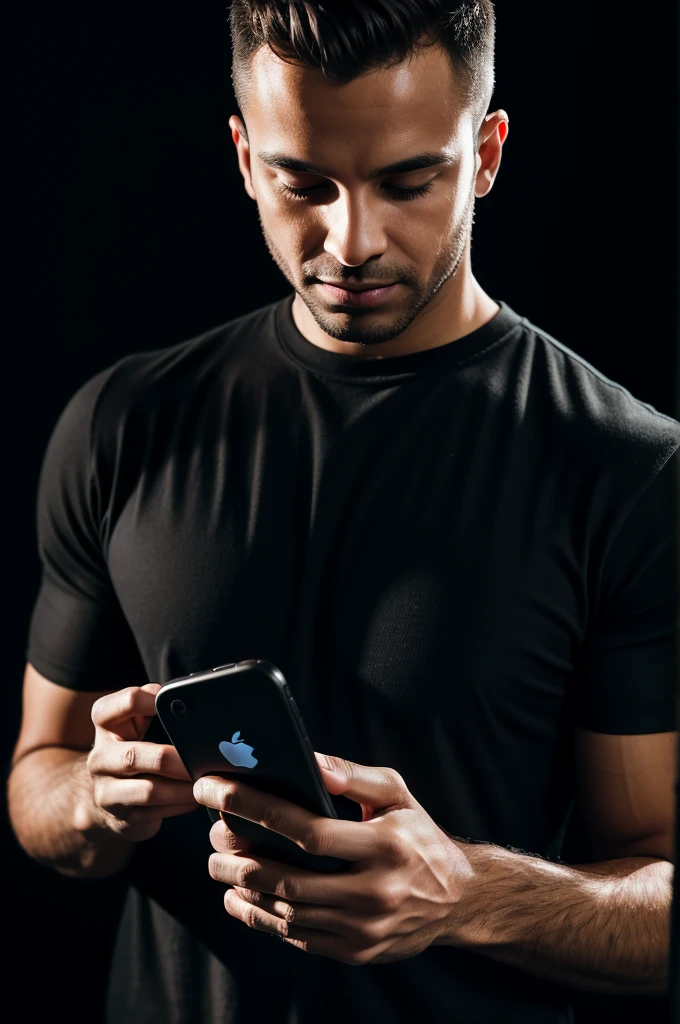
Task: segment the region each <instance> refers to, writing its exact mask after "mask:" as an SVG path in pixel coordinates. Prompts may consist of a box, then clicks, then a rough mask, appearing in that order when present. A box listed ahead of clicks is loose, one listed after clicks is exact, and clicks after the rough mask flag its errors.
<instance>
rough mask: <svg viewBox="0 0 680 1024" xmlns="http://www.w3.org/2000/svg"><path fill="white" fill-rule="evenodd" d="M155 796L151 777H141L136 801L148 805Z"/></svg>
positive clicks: (136, 790)
mask: <svg viewBox="0 0 680 1024" xmlns="http://www.w3.org/2000/svg"><path fill="white" fill-rule="evenodd" d="M153 796H154V784H153V782H152V781H151V779H140V780H139V782H138V783H137V786H136V789H135V797H136V800H135V803H138V804H141V805H142V806H144V807H148V806H149V804H150V803H151V801H152V800H153Z"/></svg>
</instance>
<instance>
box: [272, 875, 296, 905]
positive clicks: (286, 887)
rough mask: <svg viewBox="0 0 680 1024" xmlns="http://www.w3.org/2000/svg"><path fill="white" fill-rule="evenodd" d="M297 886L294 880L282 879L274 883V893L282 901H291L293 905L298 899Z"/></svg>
mask: <svg viewBox="0 0 680 1024" xmlns="http://www.w3.org/2000/svg"><path fill="white" fill-rule="evenodd" d="M298 889H299V885H298V882H297V880H296V879H295V878H282V879H281V880H280V881H279V882H277V883H276V886H275V888H274V893H275V895H276V896H281V897H282V898H283V899H284V900H292V902H293V903H294V902H295V901H296V900H297V898H298Z"/></svg>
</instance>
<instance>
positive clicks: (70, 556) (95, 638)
mask: <svg viewBox="0 0 680 1024" xmlns="http://www.w3.org/2000/svg"><path fill="white" fill-rule="evenodd" d="M107 373H108V371H106V370H104V371H102V372H101V373H99V374H97V375H95V376H94V377H91V378H90V379H89V380H88V381H86V382H85V384H83V385H82V386H81V387H80V388H79V389H78V391H76V393H75V394H74V395H73V396H72V398H71V399H70V400H69V402H68V403H67V405H66V406H65V408H64V409H63V411H62V413H61V414H60V416H59V418H58V420H57V422H56V424H55V426H54V428H53V430H52V434H51V436H50V438H49V441H48V443H47V448H46V450H45V454H44V456H43V461H42V466H41V469H40V475H39V479H38V489H37V507H36V527H37V541H38V553H39V556H40V561H41V563H42V579H41V583H40V587H39V591H38V595H37V597H36V601H35V604H34V607H33V612H32V616H31V620H30V625H29V629H28V644H27V648H26V660H27V661H28V662H30V663H31V665H33V667H34V668H35V669H37V671H38V672H40V674H41V675H43V676H45V677H46V678H47V679H49V680H51V681H52V682H53V683H57V684H59V685H61V686H66V687H69V688H70V689H74V690H90V691H97V690H112V689H121V688H122V687H124V686H129V685H140V683H146V682H148V677H147V675H146V673H145V671H144V668H143V664H142V661H141V658H140V654H139V649H138V647H137V644H136V642H135V639H134V637H133V635H132V632H131V630H130V627H129V624H128V622H127V620H126V618H125V616H124V614H123V611H122V609H121V607H120V603H119V601H118V598H117V596H116V593H115V590H114V588H113V585H112V582H111V578H110V575H109V573H108V569H107V565H106V560H105V557H104V553H103V550H102V543H101V537H100V525H99V502H100V500H101V495H100V493H99V491H98V486H97V480H96V474H95V470H94V462H95V460H94V459H93V457H92V433H93V432H92V419H93V414H94V411H95V408H96V405H97V398H98V396H99V394H100V392H101V390H102V385H103V384H104V383H105V380H106V377H107Z"/></svg>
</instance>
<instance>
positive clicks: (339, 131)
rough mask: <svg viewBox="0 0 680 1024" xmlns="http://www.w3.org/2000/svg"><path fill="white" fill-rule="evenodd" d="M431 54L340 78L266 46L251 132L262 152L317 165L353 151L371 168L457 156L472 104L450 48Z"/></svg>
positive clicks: (258, 65)
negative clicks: (455, 78) (458, 81)
mask: <svg viewBox="0 0 680 1024" xmlns="http://www.w3.org/2000/svg"><path fill="white" fill-rule="evenodd" d="M424 54H426V55H427V56H422V55H421V56H417V57H414V58H413V60H412V61H410V62H405V63H404V64H402V65H399V66H397V67H394V68H389V69H381V70H379V71H376V72H371V73H369V74H367V75H365V76H362V77H360V78H358V79H354V80H353V81H351V82H347V83H342V84H338V83H335V82H329V81H328V80H327V79H326V78H325V77H324V76H323V73H322V72H321V71H319V70H316V69H309V68H300V67H296V66H294V65H290V64H286V63H285V62H284V61H283V60H281V59H280V58H278V57H277V56H276V55H275V54H272V52H271V50H269V48H268V47H263V48H262V49H261V50H259V51H258V52H257V53H256V54H255V58H256V59H257V60H256V61H254V63H253V77H252V80H251V90H252V91H251V94H250V96H251V101H252V105H251V107H250V109H249V111H248V120H249V134H250V129H251V127H252V129H253V130H254V133H255V134H256V135H257V148H258V150H259V151H260V152H267V153H269V154H273V153H275V154H286V155H289V156H296V157H297V158H298V159H299V160H301V161H304V160H306V161H307V162H308V163H309V164H310V165H315V166H317V167H323V166H324V165H328V166H329V167H330V166H333V167H335V166H336V165H337V163H338V159H339V160H341V161H343V162H344V159H345V158H348V157H350V153H351V152H353V153H355V154H359V153H360V154H361V163H362V164H363V163H364V162H365V163H366V165H367V166H368V167H370V169H371V170H372V169H374V168H376V169H377V168H380V167H382V166H383V165H387V164H390V163H392V162H393V161H395V160H397V159H398V158H399V157H400V156H405V155H409V156H411V155H420V154H424V153H434V152H443V153H445V154H446V157H448V158H449V159H450V160H453V159H454V158H455V156H456V152H457V150H458V148H459V146H458V140H459V139H461V138H462V137H463V136H464V134H465V132H464V130H463V122H464V121H465V120H466V119H467V118H468V117H469V116H470V111H469V108H468V106H467V105H465V104H462V103H460V101H459V100H458V99H457V95H456V91H455V89H454V88H453V87H452V79H451V77H450V76H451V69H450V65H448V58H447V57H446V54H445V53H444V52H443V51H439V50H437V56H435V55H434V54H435V48H432V49H431V50H426V51H424ZM430 56H431V57H432V59H430ZM425 63H427V65H428V67H427V74H425V75H423V74H421V70H422V65H423V64H425ZM447 76H448V77H447ZM251 141H254V139H252V138H251ZM352 162H354V161H352ZM431 162H434V161H431ZM270 166H274V163H273V161H272V162H270ZM278 166H283V165H282V164H281V163H279V165H278ZM331 176H332V175H331Z"/></svg>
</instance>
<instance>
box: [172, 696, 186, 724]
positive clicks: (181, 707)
mask: <svg viewBox="0 0 680 1024" xmlns="http://www.w3.org/2000/svg"><path fill="white" fill-rule="evenodd" d="M170 710H171V711H172V713H173V715H174V716H175V718H179V719H180V721H181V720H182V719H183V718H186V717H187V706H186V704H185V703H184V701H183V700H173V701H172V703H171V704H170Z"/></svg>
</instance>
